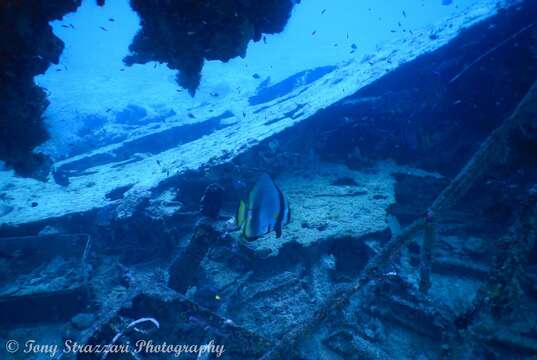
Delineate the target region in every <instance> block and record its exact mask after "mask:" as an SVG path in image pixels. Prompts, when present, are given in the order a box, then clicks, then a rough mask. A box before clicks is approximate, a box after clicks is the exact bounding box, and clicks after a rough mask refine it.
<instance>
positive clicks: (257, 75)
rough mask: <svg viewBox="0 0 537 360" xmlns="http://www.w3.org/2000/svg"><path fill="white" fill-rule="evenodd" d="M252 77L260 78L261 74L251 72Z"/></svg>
mask: <svg viewBox="0 0 537 360" xmlns="http://www.w3.org/2000/svg"><path fill="white" fill-rule="evenodd" d="M252 77H253V78H254V79H260V78H261V76H259V74H258V73H255V74H253V75H252Z"/></svg>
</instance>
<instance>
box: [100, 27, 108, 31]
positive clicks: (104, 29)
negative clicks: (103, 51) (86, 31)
mask: <svg viewBox="0 0 537 360" xmlns="http://www.w3.org/2000/svg"><path fill="white" fill-rule="evenodd" d="M99 28H100V29H101V30H102V31H108V30H106V28H105V27H104V26H99Z"/></svg>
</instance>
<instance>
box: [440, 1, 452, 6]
mask: <svg viewBox="0 0 537 360" xmlns="http://www.w3.org/2000/svg"><path fill="white" fill-rule="evenodd" d="M452 3H453V0H442V5H444V6H448V5H451V4H452Z"/></svg>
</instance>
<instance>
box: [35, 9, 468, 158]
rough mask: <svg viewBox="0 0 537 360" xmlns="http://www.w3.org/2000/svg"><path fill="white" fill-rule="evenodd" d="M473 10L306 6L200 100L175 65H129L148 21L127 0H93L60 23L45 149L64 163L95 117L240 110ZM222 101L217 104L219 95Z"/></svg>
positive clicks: (213, 69) (211, 71) (205, 85)
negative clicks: (273, 90) (260, 92)
mask: <svg viewBox="0 0 537 360" xmlns="http://www.w3.org/2000/svg"><path fill="white" fill-rule="evenodd" d="M472 3H473V2H472V1H470V0H459V1H457V2H456V3H454V4H452V5H451V6H444V5H442V3H441V2H440V0H439V1H410V0H407V1H404V2H398V3H395V2H394V3H391V2H385V3H379V2H378V1H374V0H369V1H359V2H357V1H355V0H339V1H337V2H334V3H326V2H325V1H322V0H311V1H304V2H301V3H300V4H298V5H297V6H295V8H294V10H293V13H292V15H291V18H290V20H289V23H288V24H287V26H286V28H285V30H284V31H283V32H282V33H280V34H274V35H266V43H265V42H264V41H259V42H250V44H249V46H248V51H247V55H246V57H245V58H244V59H241V58H235V59H232V60H231V61H229V62H227V63H222V62H220V61H208V62H206V64H205V67H204V69H203V72H202V82H201V85H200V88H199V89H198V91H197V93H196V96H195V97H194V98H192V97H190V95H189V94H188V93H187V92H186V91H183V90H182V89H181V88H179V87H178V85H177V84H176V82H175V76H176V71H175V70H171V69H169V68H168V67H167V66H166V64H159V63H148V64H145V65H134V66H132V67H127V66H125V65H124V64H123V62H122V59H123V58H124V57H125V56H126V55H127V54H128V46H129V44H130V43H131V41H132V39H133V37H134V35H135V34H136V32H137V31H138V29H139V19H138V17H137V15H136V13H135V12H134V11H132V9H131V8H130V6H129V4H128V1H127V0H118V1H114V2H107V3H106V4H105V6H104V7H98V6H97V5H96V4H95V1H92V0H85V1H83V3H82V6H81V7H80V8H79V9H78V10H77V11H76V12H75V13H72V14H68V15H66V16H65V17H64V18H63V19H62V20H60V21H54V22H53V23H52V26H53V29H54V33H55V34H56V35H57V36H58V37H60V38H61V39H62V40H63V41H64V42H65V50H64V51H63V53H62V55H61V59H60V63H59V64H58V65H54V66H51V67H50V68H49V69H48V71H47V72H46V73H45V74H44V75H42V76H38V77H36V79H35V80H36V82H37V84H39V85H40V86H43V87H44V88H46V89H47V91H48V94H49V100H50V102H51V104H50V106H49V107H48V109H47V112H46V114H45V115H46V121H47V123H48V125H49V128H50V129H51V130H50V131H51V135H52V140H51V142H50V143H51V144H52V145H50V146H48V147H47V146H45V147H44V148H43V150H44V151H45V152H49V153H51V155H52V156H55V157H58V156H59V155H58V153H65V151H62V150H61V149H62V148H64V147H65V146H66V144H69V143H73V142H76V141H78V140H77V139H76V138H73V136H72V134H73V133H75V132H77V131H80V129H81V128H83V127H84V124H81V123H83V122H85V121H86V120H84V118H86V117H88V116H90V115H95V114H104V115H107V114H106V113H105V112H110V111H113V112H116V111H122V110H123V109H124V108H126V107H128V106H129V105H136V106H141V107H144V108H146V109H147V108H153V109H156V110H154V111H153V113H154V115H155V116H158V115H162V113H165V112H167V111H169V110H173V111H175V112H176V113H181V112H184V111H185V110H186V109H189V108H193V107H196V106H199V105H202V104H207V103H209V104H213V103H225V102H229V101H232V102H237V101H241V99H246V98H248V97H250V96H252V95H253V94H254V93H255V89H256V88H258V86H259V85H260V84H261V83H262V82H263V81H268V82H269V83H270V84H275V83H278V82H280V81H282V80H284V79H286V78H288V77H290V76H292V75H294V74H296V73H299V72H301V71H305V70H310V69H314V68H317V67H321V66H336V65H338V64H340V63H342V62H345V61H347V60H350V59H353V58H356V59H360V58H361V57H362V56H364V55H366V54H374V53H375V52H376V51H377V49H380V48H382V46H383V44H386V43H388V42H391V41H394V40H396V39H398V38H400V37H402V36H406V35H408V31H412V30H416V29H423V28H426V27H428V26H431V25H433V24H435V23H438V22H439V21H441V20H442V19H445V18H448V17H450V16H452V14H453V13H456V12H459V11H460V10H461V9H464V7H467V6H469V5H471V4H472ZM110 19H112V20H113V21H111V20H110ZM403 30H405V31H406V32H404V31H403ZM254 74H255V75H256V76H255V77H258V78H257V79H256V78H254ZM215 93H216V94H218V95H219V96H218V97H217V98H215V97H214V96H212V95H211V94H215ZM89 121H90V122H91V120H89ZM90 127H91V124H90Z"/></svg>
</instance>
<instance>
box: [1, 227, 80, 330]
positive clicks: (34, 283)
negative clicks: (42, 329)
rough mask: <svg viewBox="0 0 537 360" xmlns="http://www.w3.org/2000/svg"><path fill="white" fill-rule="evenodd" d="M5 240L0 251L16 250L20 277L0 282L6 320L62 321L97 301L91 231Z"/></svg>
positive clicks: (13, 272) (13, 273)
mask: <svg viewBox="0 0 537 360" xmlns="http://www.w3.org/2000/svg"><path fill="white" fill-rule="evenodd" d="M0 240H1V241H0V251H1V252H2V253H5V254H14V255H12V258H11V263H10V266H9V272H10V273H9V276H10V277H12V279H14V280H12V281H10V282H9V283H8V284H0V311H1V312H2V314H3V316H2V318H1V320H0V322H1V323H4V324H17V323H34V322H39V321H58V320H61V319H64V318H69V317H71V316H72V315H74V314H76V313H78V312H80V311H81V310H83V309H84V308H85V306H86V305H87V304H88V301H89V300H90V299H91V292H90V289H89V287H88V285H89V284H88V279H89V267H88V265H87V259H88V255H89V243H90V237H89V235H88V234H50V235H41V236H25V237H10V238H2V239H0ZM10 256H11V255H10Z"/></svg>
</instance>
